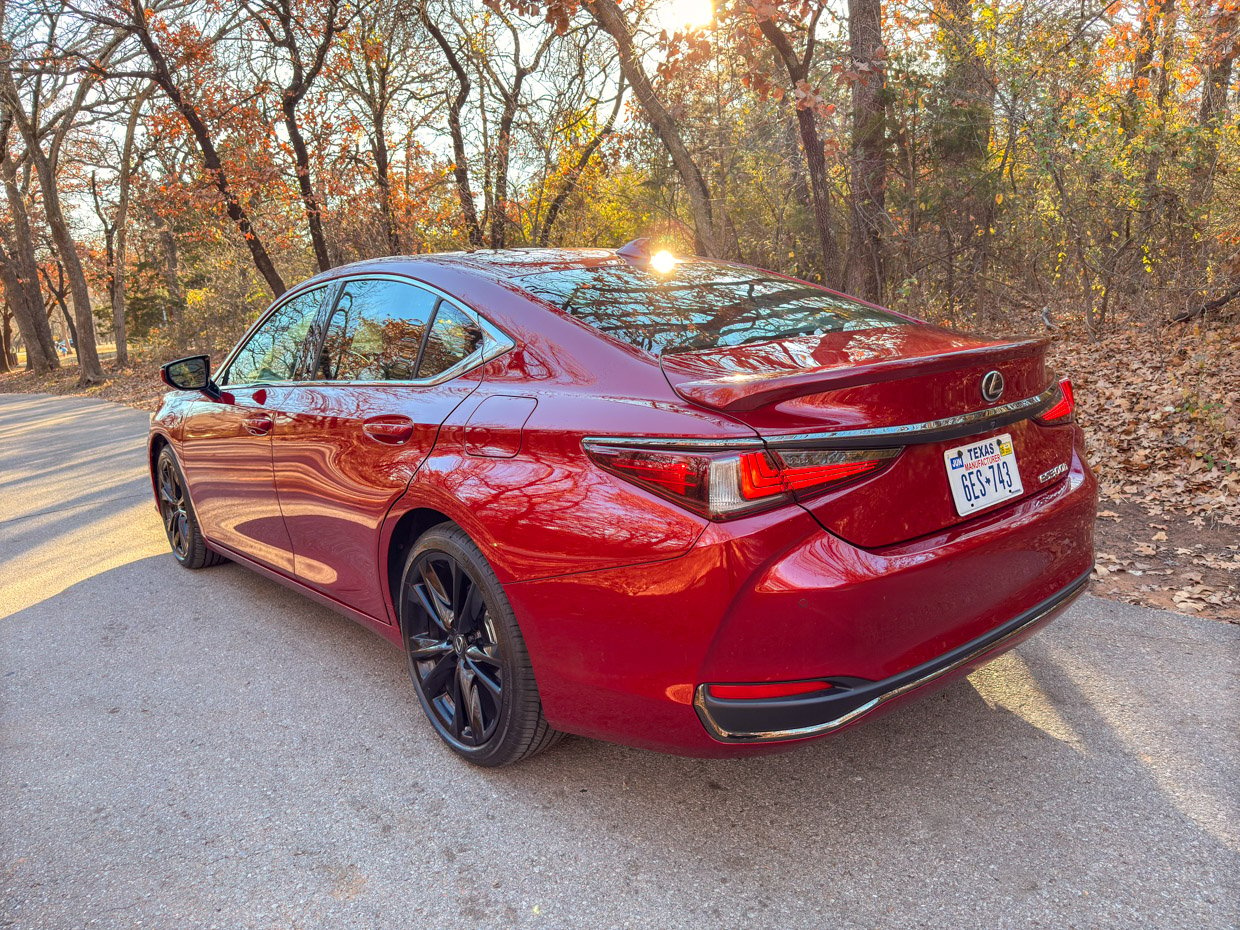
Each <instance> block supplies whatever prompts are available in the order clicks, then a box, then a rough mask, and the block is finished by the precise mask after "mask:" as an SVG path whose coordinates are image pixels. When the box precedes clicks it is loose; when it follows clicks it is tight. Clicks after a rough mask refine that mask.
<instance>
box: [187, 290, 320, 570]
mask: <svg viewBox="0 0 1240 930" xmlns="http://www.w3.org/2000/svg"><path fill="white" fill-rule="evenodd" d="M326 293H327V289H326V288H324V287H316V288H312V289H310V290H306V291H302V292H300V293H298V294H294V295H292V296H290V298H289V299H288V300H286V301H284V302H283V303H281V304H279V305H278V306H276V307H275V308H274V309H273V310H272V311H271V312H270V313H269V314H268V315H267V317H266V318H265V319H264V320H263V321H262V323H261V324H260V325H259V326H257V327H256V328H255V329H254V330H253V332H251V333H250V335H249V337H248V338H247V339H246V340H245V342H244V343H243V344H242V345H241V346H240V348H238V349H237V350H236V351H235V352H234V353H233V355H232V358H231V360H230V361H228V362H227V363H226V364H225V366H224V367H223V368H222V369H221V371H220V374H219V376H218V377H219V379H220V384H221V387H222V388H223V392H224V393H223V395H222V396H221V397H220V398H219V399H218V400H210V399H207V398H205V397H204V398H201V399H199V400H197V401H195V402H194V405H193V408H192V410H191V413H190V414H189V416H188V417H187V419H186V423H185V431H184V434H183V444H182V448H181V455H182V457H183V459H184V461H185V466H186V467H185V474H186V480H187V481H188V482H189V486H190V494H191V495H192V497H193V500H194V509H195V511H196V512H197V514H198V519H199V521H200V522H201V524H202V528H203V532H204V533H205V534H206V536H207V538H208V539H210V540H212V541H213V542H218V543H221V544H223V545H225V546H227V547H229V548H230V549H234V550H236V551H237V552H239V553H241V554H242V555H246V556H249V557H250V558H253V559H255V560H256V561H258V562H261V563H263V564H264V565H267V566H269V567H271V568H274V569H277V570H279V571H282V572H287V573H291V572H292V571H293V552H292V541H291V539H290V538H289V534H288V531H287V529H286V528H285V525H284V518H283V516H282V515H281V512H280V502H279V499H278V498H277V496H276V487H275V475H274V472H273V470H272V464H271V434H272V430H273V427H274V425H275V417H276V408H277V407H278V404H279V401H280V398H281V394H282V393H283V391H285V390H286V389H287V388H286V385H287V384H289V383H290V382H291V381H292V379H293V378H294V377H296V375H297V374H298V372H299V369H300V368H301V366H302V364H303V362H304V358H305V354H306V351H307V346H308V345H309V343H310V341H312V340H313V339H314V338H316V332H315V321H316V319H317V316H318V313H319V309H320V305H321V304H322V301H323V297H324V295H325V294H326Z"/></svg>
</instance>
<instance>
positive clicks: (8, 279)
mask: <svg viewBox="0 0 1240 930" xmlns="http://www.w3.org/2000/svg"><path fill="white" fill-rule="evenodd" d="M0 279H3V281H4V291H5V294H6V295H7V297H8V305H9V308H10V309H11V310H12V314H13V318H14V319H16V320H17V331H18V332H19V333H20V334H21V337H22V343H23V344H24V345H25V346H26V367H27V368H28V369H29V370H31V371H35V372H45V371H52V370H54V369H56V368H59V367H60V354H59V353H58V352H57V351H56V342H55V340H54V339H53V338H52V328H51V326H50V325H48V322H47V315H46V314H45V313H44V312H43V300H42V298H41V297H40V298H39V301H38V303H36V304H35V305H34V306H33V308H32V307H31V304H30V301H29V298H28V297H27V294H26V290H27V289H26V287H25V283H24V282H23V281H21V280H20V273H19V272H18V264H17V262H15V261H13V260H12V259H10V258H8V257H5V259H4V260H3V261H0ZM10 344H11V343H10Z"/></svg>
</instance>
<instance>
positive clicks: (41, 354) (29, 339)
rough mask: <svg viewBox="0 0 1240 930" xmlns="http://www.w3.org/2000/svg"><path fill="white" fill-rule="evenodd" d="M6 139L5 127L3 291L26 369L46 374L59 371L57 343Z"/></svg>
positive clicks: (0, 167)
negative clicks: (7, 226)
mask: <svg viewBox="0 0 1240 930" xmlns="http://www.w3.org/2000/svg"><path fill="white" fill-rule="evenodd" d="M7 139H8V126H7V125H5V126H4V127H2V128H0V140H3V143H4V144H3V149H4V150H3V152H0V173H2V174H3V176H4V192H5V196H6V198H7V199H8V202H9V215H10V217H11V218H12V222H13V239H12V241H11V242H7V243H6V246H7V249H8V252H9V254H8V255H7V256H5V257H4V259H3V269H2V272H3V275H4V287H5V292H6V294H7V295H8V299H9V304H10V305H11V306H12V308H13V315H14V316H15V317H16V318H17V329H18V331H19V332H20V333H21V336H22V342H24V343H25V344H26V363H27V367H29V368H31V369H33V370H35V371H49V370H51V369H54V368H59V367H60V354H59V353H58V352H57V351H56V342H55V340H54V339H53V338H52V330H51V327H50V326H49V325H48V323H47V316H46V315H45V314H44V312H43V295H42V294H41V293H40V291H39V265H38V262H36V261H35V255H34V238H33V236H32V234H31V231H30V217H29V215H28V214H27V213H26V200H25V198H24V197H23V196H22V192H21V190H20V189H19V188H18V186H17V166H16V165H15V164H14V162H13V159H12V157H11V156H10V155H9V153H8V146H7Z"/></svg>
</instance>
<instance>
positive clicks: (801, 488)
mask: <svg viewBox="0 0 1240 930" xmlns="http://www.w3.org/2000/svg"><path fill="white" fill-rule="evenodd" d="M621 442H622V440H616V441H615V442H611V441H608V442H603V441H595V440H586V441H585V443H583V445H584V446H585V450H586V452H587V453H588V454H589V456H590V458H592V459H593V460H594V461H595V462H596V463H598V464H599V465H600V466H602V467H603V468H605V469H606V470H607V471H609V472H611V473H612V474H615V475H618V476H620V477H621V478H624V479H626V480H628V481H631V482H632V483H634V484H637V485H640V486H641V487H644V488H646V489H647V490H649V491H652V492H654V493H655V494H658V495H660V496H662V497H666V498H668V499H669V500H673V501H675V502H676V503H678V504H680V505H682V506H684V507H687V508H689V509H690V510H694V511H696V512H698V513H701V514H703V515H704V516H707V517H710V518H711V519H712V520H723V519H727V518H729V517H735V516H740V515H741V514H745V513H751V512H753V511H755V510H765V509H767V508H770V507H774V506H777V505H779V504H781V503H786V502H788V501H790V500H792V499H793V497H794V496H803V495H804V494H807V493H813V492H816V491H820V490H823V489H825V488H828V487H830V486H832V485H836V484H839V483H840V482H842V481H847V480H848V479H850V478H855V477H857V476H859V475H864V474H868V473H870V472H873V471H877V470H878V469H879V468H881V467H882V466H883V465H884V464H886V463H887V462H888V461H889V460H890V459H892V458H893V457H895V455H896V454H897V453H898V452H899V450H898V449H876V450H869V451H853V450H848V451H823V450H781V451H779V452H766V451H752V452H748V451H747V452H725V451H721V452H716V451H714V450H711V451H704V452H697V451H680V450H674V449H668V450H664V449H648V448H641V447H638V446H637V445H636V442H637V440H635V441H634V442H635V445H633V446H625V445H621V444H620V443H621ZM691 444H692V440H686V445H691Z"/></svg>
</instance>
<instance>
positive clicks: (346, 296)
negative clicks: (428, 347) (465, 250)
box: [314, 278, 439, 381]
mask: <svg viewBox="0 0 1240 930" xmlns="http://www.w3.org/2000/svg"><path fill="white" fill-rule="evenodd" d="M438 301H439V298H438V297H437V296H436V295H434V294H432V293H431V292H430V291H427V290H424V289H422V288H420V287H415V286H414V285H412V284H402V283H401V282H399V281H388V280H383V279H379V278H367V279H362V280H359V281H349V282H348V283H347V284H346V285H345V287H344V291H343V292H342V293H341V295H340V300H339V301H338V302H337V303H336V309H335V310H334V311H333V312H332V315H331V319H330V320H329V321H328V324H327V333H326V337H325V339H324V341H323V350H322V352H320V353H319V359H318V363H317V364H316V366H315V372H314V376H315V377H316V378H319V379H321V380H324V381H411V380H413V379H414V378H416V377H417V370H418V355H419V353H420V352H421V349H422V339H423V336H425V335H426V325H427V322H428V321H429V320H430V318H431V314H432V313H433V312H434V310H435V304H436V303H438Z"/></svg>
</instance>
